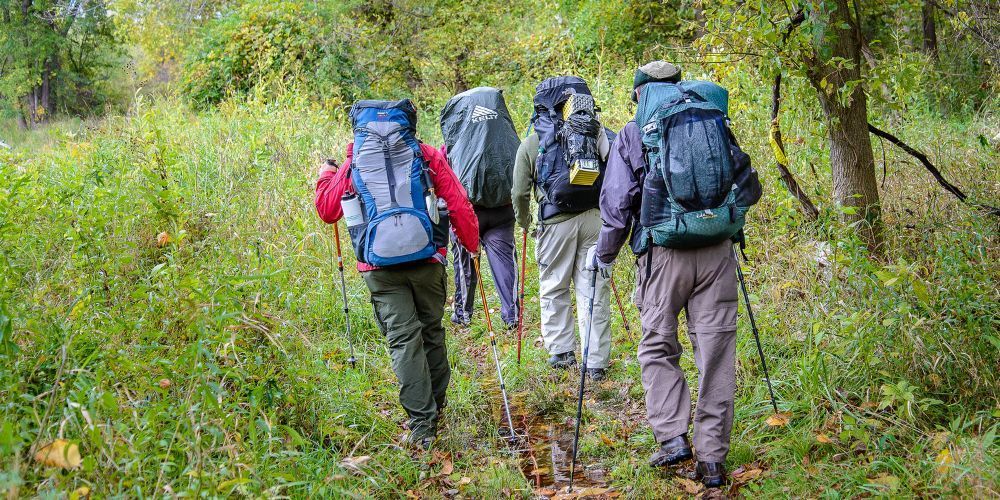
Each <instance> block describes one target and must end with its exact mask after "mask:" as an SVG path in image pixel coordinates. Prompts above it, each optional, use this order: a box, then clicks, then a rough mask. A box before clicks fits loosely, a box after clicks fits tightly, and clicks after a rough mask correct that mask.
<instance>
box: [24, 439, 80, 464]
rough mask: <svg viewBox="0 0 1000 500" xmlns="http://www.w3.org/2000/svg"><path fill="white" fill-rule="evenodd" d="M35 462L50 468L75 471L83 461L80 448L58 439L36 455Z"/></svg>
mask: <svg viewBox="0 0 1000 500" xmlns="http://www.w3.org/2000/svg"><path fill="white" fill-rule="evenodd" d="M35 461H36V462H39V463H42V464H45V465H47V466H49V467H58V468H60V469H75V468H77V467H79V466H80V463H81V462H83V459H82V458H81V457H80V447H79V446H77V445H76V444H74V443H71V442H69V441H67V440H65V439H56V440H55V441H53V442H51V443H49V444H47V445H45V446H43V447H42V448H41V449H40V450H38V452H36V453H35Z"/></svg>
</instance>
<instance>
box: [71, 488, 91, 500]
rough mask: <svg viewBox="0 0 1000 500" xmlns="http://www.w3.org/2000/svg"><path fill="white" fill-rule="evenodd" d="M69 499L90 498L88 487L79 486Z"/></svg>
mask: <svg viewBox="0 0 1000 500" xmlns="http://www.w3.org/2000/svg"><path fill="white" fill-rule="evenodd" d="M69 498H70V500H80V499H81V498H90V487H89V486H81V487H79V488H77V489H75V490H73V492H72V493H70V494H69Z"/></svg>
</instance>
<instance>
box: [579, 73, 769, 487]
mask: <svg viewBox="0 0 1000 500" xmlns="http://www.w3.org/2000/svg"><path fill="white" fill-rule="evenodd" d="M632 100H633V101H634V102H636V103H637V104H638V107H637V109H636V117H635V119H634V120H633V121H630V122H629V123H628V124H627V125H625V128H624V129H623V130H622V131H621V132H620V133H619V134H618V137H617V139H616V140H615V142H614V144H613V145H612V147H611V154H610V157H609V159H608V166H607V170H606V171H605V179H604V185H603V187H602V190H601V217H602V219H603V221H604V223H603V226H602V227H601V234H600V237H599V238H598V241H597V245H596V247H595V248H594V250H593V251H592V252H591V254H590V255H589V256H588V267H590V268H592V269H602V270H606V269H608V268H610V267H611V265H612V264H613V263H614V261H615V258H616V257H617V255H618V251H619V249H620V248H621V246H622V245H623V244H624V243H625V241H626V239H629V233H631V239H630V246H631V248H632V251H633V252H634V253H635V254H636V255H637V264H638V271H637V278H636V281H637V283H636V291H635V303H636V306H637V307H638V308H639V315H640V319H641V321H642V340H641V342H640V344H639V348H638V357H639V364H640V369H641V373H642V385H643V388H644V389H645V394H646V412H647V416H648V419H649V424H650V426H651V427H652V428H653V435H654V436H655V437H656V441H657V442H658V443H660V449H659V450H657V451H656V453H655V454H654V455H653V457H652V458H651V460H650V464H651V465H652V466H654V467H659V466H665V465H673V464H676V463H678V462H680V461H683V460H687V459H690V458H692V453H691V446H690V444H689V442H688V438H687V433H688V425H689V423H690V422H689V420H690V413H691V395H690V393H689V391H688V387H687V382H686V381H685V378H684V372H683V371H682V370H681V365H680V356H681V345H680V343H679V342H678V340H677V328H678V322H677V317H678V315H679V313H680V312H681V310H684V311H685V316H686V318H687V328H688V337H689V338H690V339H691V345H692V346H693V349H694V360H695V365H696V366H697V368H698V395H699V397H698V405H697V408H696V410H695V414H694V448H695V450H696V451H697V454H698V456H697V466H696V472H697V476H698V477H699V479H700V480H701V481H702V482H703V483H704V484H705V485H706V486H708V487H719V486H721V485H722V484H723V482H724V479H725V477H726V473H725V470H724V469H723V463H724V462H725V460H726V455H727V454H728V452H729V439H730V432H731V430H732V425H733V398H734V392H735V390H736V381H735V368H736V354H735V351H736V312H737V301H736V300H737V295H736V292H737V290H736V283H737V280H736V266H737V263H736V260H735V253H734V248H733V246H732V245H733V239H735V240H740V241H741V238H742V227H743V222H744V214H745V213H746V211H747V209H749V207H750V206H751V205H753V204H755V203H757V201H758V200H759V199H760V196H761V187H760V183H759V181H758V179H757V172H756V171H754V170H753V168H751V166H750V158H749V156H747V155H746V154H745V153H744V152H743V151H742V150H740V148H739V146H738V145H737V144H736V139H735V137H734V136H733V135H732V132H731V131H730V129H729V126H728V119H727V115H728V94H727V92H726V90H725V89H723V88H722V87H719V86H718V85H715V84H714V83H711V82H705V81H681V71H680V69H679V68H678V67H676V66H674V65H673V64H670V63H668V62H665V61H654V62H651V63H649V64H646V65H644V66H642V67H640V68H639V69H638V70H637V71H636V72H635V78H634V82H633V92H632ZM644 145H645V147H644Z"/></svg>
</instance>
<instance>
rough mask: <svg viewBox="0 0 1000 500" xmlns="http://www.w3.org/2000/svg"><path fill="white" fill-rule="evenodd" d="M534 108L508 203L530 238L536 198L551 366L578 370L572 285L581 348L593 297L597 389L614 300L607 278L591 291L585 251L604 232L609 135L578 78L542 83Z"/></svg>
mask: <svg viewBox="0 0 1000 500" xmlns="http://www.w3.org/2000/svg"><path fill="white" fill-rule="evenodd" d="M534 106H535V112H534V115H533V116H532V118H531V126H532V127H533V128H534V132H533V133H531V134H529V135H528V137H527V138H525V139H524V140H523V141H522V142H521V145H520V146H519V147H518V150H517V161H516V162H515V164H514V187H513V191H512V193H511V196H512V198H513V200H514V213H515V216H516V217H517V223H518V225H520V226H521V227H522V228H524V229H525V230H527V229H528V228H529V226H531V223H532V214H531V196H532V193H534V196H535V200H536V201H537V202H538V206H539V208H538V211H539V213H538V221H537V222H538V229H537V231H536V233H535V234H536V236H537V244H536V246H535V259H536V261H537V262H538V274H539V283H538V288H539V301H540V303H541V313H542V314H541V316H542V318H541V320H542V339H543V341H544V344H545V349H546V350H547V351H548V353H549V355H550V358H549V365H550V366H552V367H553V368H567V367H570V366H573V365H575V364H576V354H575V351H576V345H577V342H576V337H575V336H574V335H573V311H572V308H571V304H572V302H573V301H572V297H571V296H570V284H572V285H573V286H574V287H575V290H576V306H577V315H576V317H577V323H578V328H579V330H580V337H581V340H580V345H581V346H582V345H583V344H584V343H585V342H584V340H585V339H583V338H582V337H583V335H585V332H586V331H587V322H588V320H589V316H588V311H587V307H586V304H588V302H589V301H590V297H591V295H592V294H594V293H596V296H595V297H594V321H593V327H592V330H591V338H590V352H589V356H588V360H587V366H588V375H589V376H590V377H591V378H592V379H593V380H596V381H600V380H602V379H603V378H604V377H605V371H606V370H607V367H608V359H609V357H610V354H611V325H610V323H609V318H610V316H611V314H610V304H609V297H610V294H609V292H608V282H607V279H606V278H604V277H603V276H602V277H599V279H598V280H597V285H596V287H595V288H594V289H591V287H590V272H589V271H586V270H585V267H586V256H587V251H588V250H589V249H590V248H591V247H593V246H594V243H595V242H596V241H597V234H598V232H599V231H600V228H601V214H600V212H599V211H598V209H597V207H598V196H599V194H600V189H601V183H602V180H603V175H604V174H603V172H604V162H605V160H606V158H607V155H608V150H609V147H610V139H609V134H611V133H612V132H610V131H608V130H606V129H605V128H604V127H603V126H602V125H601V123H600V122H599V121H598V119H597V115H596V108H595V106H594V98H593V97H592V95H591V93H590V89H589V88H588V87H587V84H586V82H584V81H583V79H581V78H579V77H576V76H558V77H553V78H549V79H546V80H545V81H543V82H541V83H540V84H538V86H537V87H536V88H535V97H534Z"/></svg>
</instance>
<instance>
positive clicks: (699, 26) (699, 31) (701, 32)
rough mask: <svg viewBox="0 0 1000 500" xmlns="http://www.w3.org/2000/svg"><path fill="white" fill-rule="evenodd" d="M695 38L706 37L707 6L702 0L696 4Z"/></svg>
mask: <svg viewBox="0 0 1000 500" xmlns="http://www.w3.org/2000/svg"><path fill="white" fill-rule="evenodd" d="M694 22H695V29H694V37H695V39H698V38H701V37H703V36H705V6H704V4H703V2H702V1H701V0H699V1H697V2H695V4H694Z"/></svg>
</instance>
